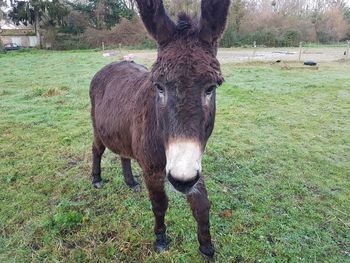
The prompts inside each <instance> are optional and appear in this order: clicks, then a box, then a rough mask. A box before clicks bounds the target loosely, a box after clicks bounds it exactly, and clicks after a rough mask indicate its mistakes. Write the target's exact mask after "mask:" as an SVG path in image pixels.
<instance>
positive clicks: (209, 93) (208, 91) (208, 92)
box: [205, 86, 216, 96]
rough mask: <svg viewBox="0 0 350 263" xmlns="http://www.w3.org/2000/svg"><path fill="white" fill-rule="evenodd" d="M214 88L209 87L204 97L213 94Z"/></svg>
mask: <svg viewBox="0 0 350 263" xmlns="http://www.w3.org/2000/svg"><path fill="white" fill-rule="evenodd" d="M215 88H216V86H210V87H209V88H208V89H207V90H206V91H205V95H207V96H210V95H211V94H213V92H214V90H215Z"/></svg>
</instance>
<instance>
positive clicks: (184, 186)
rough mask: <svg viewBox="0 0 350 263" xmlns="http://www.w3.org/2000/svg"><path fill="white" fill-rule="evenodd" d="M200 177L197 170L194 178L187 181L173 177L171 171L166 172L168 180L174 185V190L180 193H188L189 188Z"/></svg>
mask: <svg viewBox="0 0 350 263" xmlns="http://www.w3.org/2000/svg"><path fill="white" fill-rule="evenodd" d="M199 178H200V174H199V171H197V175H196V177H195V178H194V179H191V180H189V181H182V180H178V179H176V178H174V177H173V176H172V175H171V173H170V172H169V173H168V180H169V182H170V183H171V184H172V185H173V186H174V188H175V189H176V190H178V191H179V192H181V193H184V194H186V193H188V192H189V191H190V190H191V188H192V187H193V186H194V185H195V184H196V183H197V182H198V180H199Z"/></svg>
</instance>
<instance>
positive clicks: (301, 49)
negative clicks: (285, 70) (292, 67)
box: [299, 42, 303, 62]
mask: <svg viewBox="0 0 350 263" xmlns="http://www.w3.org/2000/svg"><path fill="white" fill-rule="evenodd" d="M302 53H303V42H300V43H299V62H300V61H301V54H302Z"/></svg>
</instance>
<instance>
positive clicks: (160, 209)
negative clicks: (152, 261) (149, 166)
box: [145, 174, 170, 253]
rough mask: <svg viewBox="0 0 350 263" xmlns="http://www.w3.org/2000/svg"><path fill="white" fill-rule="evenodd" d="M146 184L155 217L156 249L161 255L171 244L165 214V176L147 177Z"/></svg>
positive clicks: (166, 203)
mask: <svg viewBox="0 0 350 263" xmlns="http://www.w3.org/2000/svg"><path fill="white" fill-rule="evenodd" d="M145 182H146V185H147V188H148V193H149V198H150V200H151V203H152V210H153V214H154V217H155V226H154V233H155V235H156V242H155V249H156V251H157V252H158V253H160V252H163V251H165V250H166V249H167V248H168V246H169V243H170V240H169V238H168V237H167V235H166V226H165V223H164V217H165V213H166V211H167V209H168V197H167V195H166V193H165V190H164V175H163V174H153V175H151V176H145Z"/></svg>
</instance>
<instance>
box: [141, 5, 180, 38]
mask: <svg viewBox="0 0 350 263" xmlns="http://www.w3.org/2000/svg"><path fill="white" fill-rule="evenodd" d="M136 2H137V5H138V7H139V11H140V15H141V18H142V21H143V23H144V24H145V26H146V28H147V31H148V32H149V33H150V34H151V35H152V37H153V38H154V39H155V40H156V41H157V42H158V44H160V45H162V44H164V43H166V42H167V41H168V40H169V39H170V38H171V36H172V35H173V33H174V31H175V27H176V26H175V24H174V22H173V21H172V20H171V19H170V18H169V16H168V15H167V13H166V12H165V9H164V5H163V0H136Z"/></svg>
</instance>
